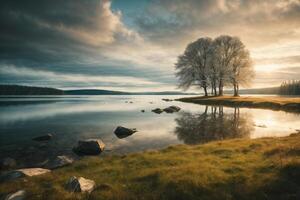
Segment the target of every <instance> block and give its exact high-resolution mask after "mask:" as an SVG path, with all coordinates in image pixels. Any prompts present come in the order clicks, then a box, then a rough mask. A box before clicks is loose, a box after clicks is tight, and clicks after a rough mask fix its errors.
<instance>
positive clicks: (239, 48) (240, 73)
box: [213, 35, 254, 96]
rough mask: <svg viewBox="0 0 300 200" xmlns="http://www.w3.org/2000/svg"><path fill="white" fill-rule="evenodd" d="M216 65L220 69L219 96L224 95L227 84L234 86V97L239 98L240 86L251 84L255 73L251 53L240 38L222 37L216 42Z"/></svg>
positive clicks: (214, 46) (214, 47)
mask: <svg viewBox="0 0 300 200" xmlns="http://www.w3.org/2000/svg"><path fill="white" fill-rule="evenodd" d="M213 49H214V63H215V65H216V66H217V68H218V79H219V95H223V87H224V85H225V84H229V83H230V84H232V85H233V88H234V96H238V90H239V85H240V84H241V85H246V84H249V83H250V81H251V80H252V78H253V75H254V71H253V68H252V62H251V59H250V56H249V51H248V50H247V49H246V48H245V45H244V44H243V43H242V42H241V40H240V39H239V38H238V37H232V36H228V35H221V36H219V37H217V38H216V39H215V40H214V45H213Z"/></svg>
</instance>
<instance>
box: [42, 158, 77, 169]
mask: <svg viewBox="0 0 300 200" xmlns="http://www.w3.org/2000/svg"><path fill="white" fill-rule="evenodd" d="M73 162H74V160H73V159H72V158H70V157H68V156H57V157H56V158H55V159H53V160H50V161H48V162H47V163H46V164H45V168H48V169H56V168H60V167H64V166H67V165H70V164H72V163H73Z"/></svg>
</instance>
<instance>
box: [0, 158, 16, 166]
mask: <svg viewBox="0 0 300 200" xmlns="http://www.w3.org/2000/svg"><path fill="white" fill-rule="evenodd" d="M16 166H17V162H16V160H15V159H13V158H10V157H7V158H4V159H3V160H2V161H1V164H0V169H11V168H14V167H16Z"/></svg>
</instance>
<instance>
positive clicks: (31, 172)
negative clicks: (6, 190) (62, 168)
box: [0, 168, 51, 182]
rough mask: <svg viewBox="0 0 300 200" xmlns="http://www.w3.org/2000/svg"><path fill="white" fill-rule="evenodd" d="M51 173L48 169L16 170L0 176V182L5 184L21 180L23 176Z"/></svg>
mask: <svg viewBox="0 0 300 200" xmlns="http://www.w3.org/2000/svg"><path fill="white" fill-rule="evenodd" d="M48 172H51V170H49V169H43V168H25V169H17V170H13V171H8V172H5V173H3V174H1V176H0V182H6V181H11V180H15V179H18V178H22V177H25V176H38V175H42V174H45V173H48Z"/></svg>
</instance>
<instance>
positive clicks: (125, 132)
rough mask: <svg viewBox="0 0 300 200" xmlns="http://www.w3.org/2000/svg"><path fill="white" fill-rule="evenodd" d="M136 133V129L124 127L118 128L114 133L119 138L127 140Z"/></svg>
mask: <svg viewBox="0 0 300 200" xmlns="http://www.w3.org/2000/svg"><path fill="white" fill-rule="evenodd" d="M135 132H137V130H136V129H135V128H133V129H130V128H125V127H123V126H118V127H117V128H116V129H115V131H114V133H115V134H116V136H117V137H118V138H126V137H128V136H130V135H132V134H133V133H135Z"/></svg>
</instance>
